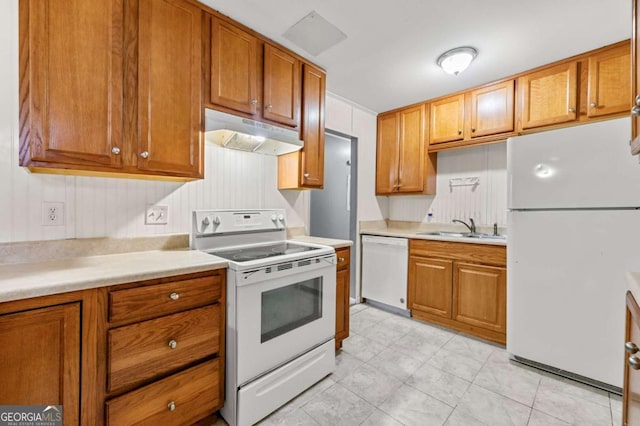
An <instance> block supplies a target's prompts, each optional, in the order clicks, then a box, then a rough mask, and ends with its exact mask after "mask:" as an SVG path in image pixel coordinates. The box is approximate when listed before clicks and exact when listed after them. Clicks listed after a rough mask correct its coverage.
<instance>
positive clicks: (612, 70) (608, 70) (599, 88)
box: [587, 46, 631, 117]
mask: <svg viewBox="0 0 640 426" xmlns="http://www.w3.org/2000/svg"><path fill="white" fill-rule="evenodd" d="M588 92H589V105H588V109H587V116H589V117H599V116H601V115H607V114H613V113H616V112H625V111H629V109H630V108H631V104H630V100H631V53H630V51H629V46H621V47H618V48H616V49H612V50H607V51H604V52H601V53H598V54H595V55H592V56H590V57H589V86H588Z"/></svg>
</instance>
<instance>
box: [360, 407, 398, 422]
mask: <svg viewBox="0 0 640 426" xmlns="http://www.w3.org/2000/svg"><path fill="white" fill-rule="evenodd" d="M361 424H362V425H364V426H402V423H400V422H399V421H397V420H396V419H394V418H393V417H391V416H390V415H388V414H387V413H385V412H384V411H381V410H375V411H374V412H373V413H371V415H370V416H369V417H367V418H366V419H365V421H364V422H362V423H361Z"/></svg>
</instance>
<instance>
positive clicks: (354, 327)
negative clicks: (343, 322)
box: [349, 315, 379, 334]
mask: <svg viewBox="0 0 640 426" xmlns="http://www.w3.org/2000/svg"><path fill="white" fill-rule="evenodd" d="M378 322H379V321H373V320H372V319H371V318H370V317H366V316H362V315H351V318H350V319H349V332H350V333H356V334H364V333H363V332H364V330H365V329H367V328H369V327H371V326H372V325H376V324H378Z"/></svg>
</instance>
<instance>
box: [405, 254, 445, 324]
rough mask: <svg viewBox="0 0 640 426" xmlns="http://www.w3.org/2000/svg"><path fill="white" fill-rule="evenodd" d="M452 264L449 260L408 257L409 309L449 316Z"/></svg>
mask: <svg viewBox="0 0 640 426" xmlns="http://www.w3.org/2000/svg"><path fill="white" fill-rule="evenodd" d="M452 264H453V262H452V261H450V260H437V259H430V258H426V257H418V256H411V257H410V258H409V282H408V302H409V309H410V310H417V311H421V312H424V313H428V314H432V315H437V316H440V317H444V318H451V296H452V281H451V278H452V276H451V272H452Z"/></svg>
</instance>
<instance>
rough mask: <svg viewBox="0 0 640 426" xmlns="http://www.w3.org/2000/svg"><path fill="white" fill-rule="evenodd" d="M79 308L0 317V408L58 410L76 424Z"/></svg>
mask: <svg viewBox="0 0 640 426" xmlns="http://www.w3.org/2000/svg"><path fill="white" fill-rule="evenodd" d="M81 341H82V339H81V330H80V303H68V304H62V305H58V306H52V307H44V308H41V309H33V310H27V311H22V312H18V313H11V314H7V315H0V345H1V347H2V351H0V375H1V377H2V386H0V404H2V405H64V424H65V425H78V424H80V351H81Z"/></svg>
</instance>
